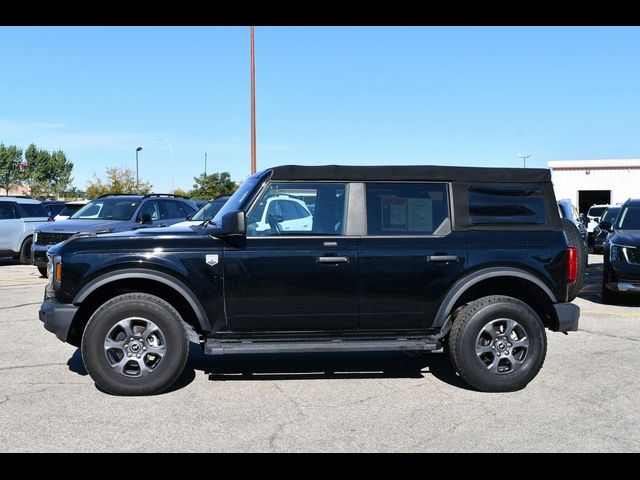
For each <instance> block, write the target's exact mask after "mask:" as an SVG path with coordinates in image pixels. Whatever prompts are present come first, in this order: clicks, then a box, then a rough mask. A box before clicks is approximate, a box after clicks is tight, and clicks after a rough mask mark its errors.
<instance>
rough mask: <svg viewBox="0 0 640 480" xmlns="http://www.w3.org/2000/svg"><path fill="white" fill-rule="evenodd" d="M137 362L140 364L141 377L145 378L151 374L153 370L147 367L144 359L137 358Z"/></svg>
mask: <svg viewBox="0 0 640 480" xmlns="http://www.w3.org/2000/svg"><path fill="white" fill-rule="evenodd" d="M135 361H136V362H137V363H138V367H139V368H140V376H141V377H145V376H147V375H149V374H151V373H153V370H152V369H151V368H149V367H148V366H147V364H146V363H145V361H144V357H143V358H136V359H135Z"/></svg>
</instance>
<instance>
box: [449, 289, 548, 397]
mask: <svg viewBox="0 0 640 480" xmlns="http://www.w3.org/2000/svg"><path fill="white" fill-rule="evenodd" d="M546 352H547V337H546V334H545V331H544V326H543V324H542V322H541V321H540V318H539V317H538V314H537V313H536V312H535V311H534V310H533V309H532V308H531V307H529V306H528V305H527V304H525V303H523V302H521V301H520V300H517V299H515V298H512V297H506V296H501V295H492V296H488V297H483V298H480V299H478V300H476V301H474V302H471V303H469V304H468V305H467V306H466V307H464V308H463V309H462V310H461V311H460V313H459V314H458V316H457V317H456V320H455V321H454V323H453V325H452V327H451V332H450V334H449V357H450V358H451V362H452V364H453V366H454V368H455V369H456V371H457V372H458V374H459V375H460V376H461V377H462V379H463V380H464V381H465V382H467V383H468V384H469V385H471V386H472V387H474V388H476V389H478V390H480V391H483V392H513V391H516V390H520V389H522V388H524V387H525V386H526V385H527V384H528V383H529V382H530V381H531V380H533V378H534V377H535V376H536V375H537V374H538V372H539V371H540V369H541V368H542V364H543V363H544V359H545V356H546Z"/></svg>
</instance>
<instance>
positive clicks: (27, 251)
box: [19, 237, 33, 265]
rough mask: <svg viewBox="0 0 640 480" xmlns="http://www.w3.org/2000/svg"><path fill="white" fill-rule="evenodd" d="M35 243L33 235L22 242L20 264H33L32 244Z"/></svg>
mask: <svg viewBox="0 0 640 480" xmlns="http://www.w3.org/2000/svg"><path fill="white" fill-rule="evenodd" d="M32 244H33V237H28V238H27V239H26V240H25V241H24V242H22V247H21V248H20V259H19V261H20V264H21V265H31V245H32Z"/></svg>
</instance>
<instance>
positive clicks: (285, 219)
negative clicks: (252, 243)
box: [247, 182, 346, 237]
mask: <svg viewBox="0 0 640 480" xmlns="http://www.w3.org/2000/svg"><path fill="white" fill-rule="evenodd" d="M345 192H346V187H345V184H344V183H316V182H314V183H311V182H309V183H306V182H305V183H293V182H282V183H272V184H270V185H269V186H268V187H267V188H266V189H265V191H264V193H263V194H262V196H261V197H260V198H259V199H258V201H257V203H256V204H255V205H254V207H253V209H252V211H251V213H250V214H249V216H248V218H247V232H248V235H249V236H251V237H265V236H267V237H271V236H278V235H343V234H344V229H345V222H344V220H345V206H346V200H345ZM309 205H314V207H315V208H314V213H311V208H309Z"/></svg>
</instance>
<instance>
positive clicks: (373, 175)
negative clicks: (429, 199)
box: [267, 165, 551, 183]
mask: <svg viewBox="0 0 640 480" xmlns="http://www.w3.org/2000/svg"><path fill="white" fill-rule="evenodd" d="M269 170H271V171H272V172H273V173H272V175H271V179H272V180H344V181H393V180H400V181H412V180H413V181H432V180H440V181H460V182H483V183H486V182H491V183H515V182H517V183H541V182H551V172H550V170H548V169H546V168H485V167H447V166H437V165H394V166H380V165H376V166H349V165H321V166H302V165H282V166H280V167H273V168H271V169H269ZM269 170H267V171H269Z"/></svg>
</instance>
